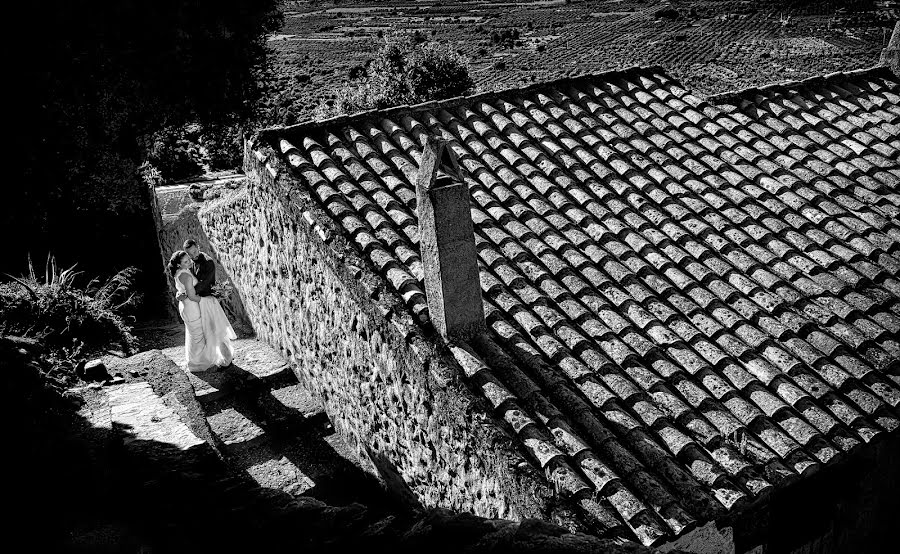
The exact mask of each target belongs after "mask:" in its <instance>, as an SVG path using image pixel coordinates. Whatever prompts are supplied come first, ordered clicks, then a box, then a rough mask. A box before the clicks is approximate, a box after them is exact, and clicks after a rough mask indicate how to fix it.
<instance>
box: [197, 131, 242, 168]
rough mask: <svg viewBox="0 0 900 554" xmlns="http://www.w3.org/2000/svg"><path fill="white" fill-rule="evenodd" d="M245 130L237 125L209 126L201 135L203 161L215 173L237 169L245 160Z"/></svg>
mask: <svg viewBox="0 0 900 554" xmlns="http://www.w3.org/2000/svg"><path fill="white" fill-rule="evenodd" d="M242 132H243V130H242V129H241V126H240V125H238V124H237V123H231V124H222V125H207V126H206V127H204V128H203V132H202V133H201V134H200V146H201V147H202V152H203V160H204V162H205V163H206V164H207V165H208V166H209V168H210V169H211V170H213V171H215V170H220V169H236V168H239V167H241V165H242V164H243V160H244V138H243V135H242Z"/></svg>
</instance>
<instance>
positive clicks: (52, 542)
mask: <svg viewBox="0 0 900 554" xmlns="http://www.w3.org/2000/svg"><path fill="white" fill-rule="evenodd" d="M48 369H49V367H47V366H46V365H45V364H44V363H43V362H41V361H39V360H38V359H37V356H36V355H34V354H33V353H32V352H28V351H26V350H23V349H22V348H20V345H18V344H15V343H10V342H9V341H7V340H6V339H4V338H2V337H0V381H2V383H3V385H4V386H9V387H11V389H10V390H12V389H13V388H14V390H17V391H27V392H29V393H31V394H18V395H13V396H14V398H11V399H10V402H6V403H4V404H3V405H2V407H0V410H2V412H3V415H4V416H9V417H4V421H6V422H8V423H11V425H10V428H9V432H8V433H7V434H6V436H5V440H6V441H7V442H8V444H9V445H15V447H14V448H15V455H14V456H10V462H11V463H12V465H11V468H10V470H9V471H10V472H11V473H10V475H14V476H15V478H14V479H12V480H11V481H12V482H11V484H10V486H8V487H6V489H5V490H4V493H5V496H4V498H5V500H6V501H7V502H8V503H9V504H10V505H12V506H15V507H16V509H15V510H13V511H12V513H11V516H10V517H9V518H8V519H7V523H9V524H10V526H9V528H10V529H13V530H15V531H14V532H12V533H9V534H8V537H9V538H10V539H13V537H21V538H24V539H25V540H27V541H28V546H29V547H30V548H29V550H31V551H34V552H148V551H152V552H154V553H156V554H163V553H170V552H171V553H175V552H216V553H224V552H373V553H374V552H392V553H394V554H405V553H414V552H421V551H423V550H427V551H428V552H430V553H432V554H438V553H444V552H447V553H448V554H449V553H451V552H452V553H459V552H470V553H478V552H510V553H526V552H527V553H531V554H538V553H547V554H549V553H551V552H562V553H572V554H574V553H587V552H597V553H603V552H606V553H608V554H642V553H646V552H649V551H648V550H646V549H644V548H642V547H640V546H638V545H616V544H613V543H611V542H609V541H602V540H599V539H596V538H593V537H588V536H585V535H575V534H568V533H566V532H565V530H564V529H562V528H560V527H556V526H553V525H548V524H546V523H543V522H541V521H535V520H528V521H523V522H521V523H514V522H510V521H502V520H487V519H482V518H478V517H474V516H469V515H457V514H452V513H450V512H448V511H446V510H425V511H422V512H418V513H406V512H404V513H396V512H395V513H386V512H383V511H378V510H373V509H371V508H368V507H364V506H361V505H359V504H351V505H347V506H331V505H327V504H325V503H323V502H321V501H318V500H316V499H313V498H309V497H302V496H300V497H291V496H290V495H288V494H287V493H284V492H281V491H278V490H273V489H265V488H262V487H259V486H257V485H256V484H255V483H253V482H252V481H250V480H249V478H248V477H247V476H246V475H243V474H240V475H237V474H232V473H230V472H229V471H228V469H227V467H226V466H225V465H224V464H223V463H222V461H221V460H220V459H219V458H218V457H217V456H216V455H215V453H214V451H213V450H212V448H208V447H207V445H205V444H204V445H201V446H195V447H192V448H190V449H188V450H183V449H181V448H178V447H176V446H174V445H172V444H169V443H165V442H159V441H154V440H147V439H145V438H142V437H140V436H136V434H135V432H134V430H132V429H129V428H127V427H123V426H118V425H112V424H111V423H110V425H105V426H95V425H94V423H93V422H92V421H91V420H95V419H98V418H97V414H93V415H92V416H91V420H89V419H88V418H87V417H85V415H83V414H84V413H85V412H84V409H82V411H81V413H78V412H77V410H78V406H79V405H80V404H79V403H75V402H73V401H74V400H75V397H74V396H73V395H71V394H70V393H66V394H61V393H59V392H58V391H50V390H48V389H47V387H46V386H43V385H42V383H41V378H40V377H39V374H40V373H42V372H45V371H47V370H48ZM93 392H94V393H95V394H100V391H93ZM157 392H158V391H157ZM89 406H91V404H90V403H88V404H87V405H84V406H83V408H87V407H89ZM97 409H98V410H99V409H100V408H97ZM107 409H108V406H107ZM92 411H93V410H92V409H91V410H89V411H88V413H91V412H92ZM99 419H100V420H102V418H99ZM13 540H14V539H13Z"/></svg>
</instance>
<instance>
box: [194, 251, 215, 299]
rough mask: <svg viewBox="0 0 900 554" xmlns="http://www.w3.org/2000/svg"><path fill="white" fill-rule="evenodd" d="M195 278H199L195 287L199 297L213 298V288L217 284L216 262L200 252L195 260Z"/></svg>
mask: <svg viewBox="0 0 900 554" xmlns="http://www.w3.org/2000/svg"><path fill="white" fill-rule="evenodd" d="M194 276H195V277H196V278H197V284H196V285H194V292H196V293H197V296H212V288H213V285H215V284H216V262H214V261H212V258H210V257H209V256H207V255H206V254H204V253H203V252H200V255H199V256H197V259H196V260H194Z"/></svg>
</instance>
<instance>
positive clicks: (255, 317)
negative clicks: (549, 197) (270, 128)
mask: <svg viewBox="0 0 900 554" xmlns="http://www.w3.org/2000/svg"><path fill="white" fill-rule="evenodd" d="M264 159H265V156H263V155H261V154H259V153H256V152H250V151H249V150H248V155H247V156H246V160H245V170H246V172H247V174H248V184H247V186H246V187H245V188H243V189H241V190H240V191H238V192H236V193H234V194H232V195H230V196H228V197H226V198H223V199H221V200H219V201H217V202H213V203H211V204H209V205H207V206H206V207H204V208H203V209H202V210H200V211H199V213H198V217H197V218H196V219H192V217H191V216H189V215H188V214H183V220H181V221H179V222H178V224H177V225H178V230H177V232H176V231H175V230H174V229H173V230H172V231H171V232H172V238H171V241H172V242H177V240H180V238H181V237H182V236H186V235H187V234H193V235H196V236H198V240H200V238H201V237H202V240H204V242H203V245H204V246H205V247H206V248H207V249H208V250H210V251H212V252H214V253H215V255H216V257H217V259H218V260H219V262H220V263H221V265H222V266H223V268H224V270H225V271H226V273H227V274H229V275H231V276H232V278H233V281H234V283H235V285H236V287H237V288H238V289H239V290H240V291H241V297H242V299H243V304H244V306H245V308H246V313H247V315H248V317H249V320H250V321H251V323H252V325H253V327H254V329H255V330H256V333H257V336H258V337H259V338H261V339H263V340H265V341H267V342H268V343H270V344H272V345H273V346H275V347H277V348H279V349H280V350H281V352H282V353H283V354H284V356H285V357H286V358H288V359H290V360H291V362H292V363H293V366H294V368H295V371H296V372H297V374H298V377H299V378H300V379H301V380H302V381H303V382H305V383H306V384H307V386H308V387H309V388H310V389H311V390H314V391H315V392H316V393H317V394H318V395H319V396H320V397H321V399H322V401H323V404H324V406H325V408H326V411H327V413H328V415H329V417H330V418H331V420H332V422H333V424H334V426H335V429H336V430H337V431H338V432H339V433H340V434H341V435H342V436H343V438H344V439H345V440H346V441H347V442H348V444H351V445H354V446H355V448H356V451H357V454H358V456H359V458H360V461H361V463H362V465H364V467H368V469H369V470H370V471H372V472H373V473H375V474H377V475H379V476H380V477H381V478H382V480H383V481H384V482H385V483H386V484H388V485H389V486H391V487H392V488H393V489H395V490H397V489H406V491H407V494H409V492H410V491H411V495H409V496H410V497H414V498H415V501H416V502H418V503H421V504H422V505H425V506H427V507H443V508H449V509H452V510H454V511H459V512H469V513H472V514H476V515H479V516H483V517H491V518H496V517H499V518H509V519H522V518H527V517H536V518H542V519H550V520H552V521H555V522H557V523H561V524H563V525H564V526H566V527H567V528H568V529H570V530H580V529H583V527H582V524H581V523H580V522H578V521H577V520H576V518H575V517H574V516H573V515H572V513H573V512H572V511H571V510H569V509H568V508H566V507H565V506H562V505H559V504H558V503H557V502H556V496H555V495H554V493H553V491H552V490H550V488H549V487H548V486H547V485H546V484H545V481H544V480H543V478H542V476H541V475H540V474H539V473H538V472H537V471H536V470H535V469H533V467H532V466H531V464H529V463H528V462H526V460H525V458H524V457H523V455H522V454H521V452H520V451H519V450H518V449H517V447H516V446H515V443H514V442H513V441H512V440H511V439H510V437H509V436H507V435H505V434H504V432H502V431H501V426H499V425H495V420H494V419H493V415H492V413H491V411H490V409H489V407H488V406H487V404H486V402H484V401H483V400H481V399H479V398H478V397H476V396H475V395H474V394H472V392H471V391H470V390H469V389H468V388H467V387H466V385H465V384H464V383H463V382H462V381H461V380H460V378H459V376H460V375H461V374H462V372H461V371H460V369H459V367H458V365H457V364H456V362H455V360H453V358H452V357H451V356H450V355H449V353H448V352H446V351H445V350H443V349H442V348H443V347H441V346H440V345H438V344H437V343H436V342H433V341H432V340H431V339H430V338H428V337H425V336H423V333H422V331H421V329H420V328H419V327H418V326H417V325H416V324H415V323H414V322H413V321H412V319H411V318H410V316H409V315H408V312H407V311H406V310H405V308H404V307H403V305H402V303H401V302H400V299H398V298H397V297H396V296H395V295H394V293H393V292H392V291H390V290H389V289H387V287H386V284H385V283H384V282H383V281H382V279H381V278H380V277H378V276H377V275H376V274H375V273H374V272H373V271H371V270H370V268H368V267H367V266H366V264H365V261H364V260H363V259H362V258H360V257H359V256H357V254H356V253H355V251H354V250H353V249H352V248H351V247H349V246H348V244H347V242H346V241H345V240H344V239H343V238H342V237H341V236H340V235H339V234H337V233H336V232H335V230H336V227H334V226H333V223H332V222H331V221H330V220H329V219H328V218H327V216H325V214H323V213H321V212H320V211H318V208H317V207H316V206H315V205H314V203H313V202H312V201H311V200H310V198H309V197H308V195H307V193H306V191H305V190H304V189H303V187H302V186H300V184H299V183H298V182H296V181H295V180H294V179H293V177H291V175H290V174H289V172H288V171H287V170H284V172H283V173H280V174H279V173H278V168H277V166H274V165H273V164H277V163H278V160H277V159H276V157H275V156H274V155H272V156H271V157H270V158H269V160H270V161H269V162H265V161H263V160H264ZM176 236H177V239H176V238H175V237H176ZM206 241H208V242H206Z"/></svg>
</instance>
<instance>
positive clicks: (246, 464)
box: [206, 408, 315, 495]
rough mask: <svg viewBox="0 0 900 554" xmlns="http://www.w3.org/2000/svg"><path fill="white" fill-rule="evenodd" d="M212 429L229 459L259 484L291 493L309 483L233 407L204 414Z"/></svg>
mask: <svg viewBox="0 0 900 554" xmlns="http://www.w3.org/2000/svg"><path fill="white" fill-rule="evenodd" d="M206 420H207V422H208V423H209V426H210V428H211V429H212V431H213V433H214V434H215V435H216V436H217V437H218V439H219V441H220V442H221V443H222V444H223V445H224V446H223V448H224V452H225V454H226V457H227V459H228V460H229V463H231V464H232V465H234V466H236V467H237V468H238V469H240V470H242V471H245V472H246V473H247V474H248V475H249V476H250V477H251V478H252V479H253V480H254V481H256V482H257V483H258V484H259V485H260V486H263V487H266V488H270V489H278V490H282V491H284V492H287V493H289V494H292V495H299V494H303V493H305V492H307V491H309V490H310V489H312V488H313V487H315V482H313V480H312V479H310V478H309V477H308V476H307V475H306V474H304V473H303V471H302V470H301V469H300V468H299V467H297V465H296V464H295V463H293V462H292V461H291V460H289V459H288V458H287V456H285V455H283V453H282V452H281V450H282V449H281V448H279V447H278V446H277V445H276V444H275V443H273V441H272V440H271V439H270V437H269V436H268V435H266V433H265V431H264V430H263V429H262V428H261V427H260V426H259V425H257V424H256V423H255V422H254V421H252V420H251V419H250V418H248V417H247V416H246V415H245V414H243V413H242V412H241V411H240V410H238V409H236V408H226V409H224V410H221V411H220V412H218V413H215V414H213V415H211V416H208V417H207V418H206Z"/></svg>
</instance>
